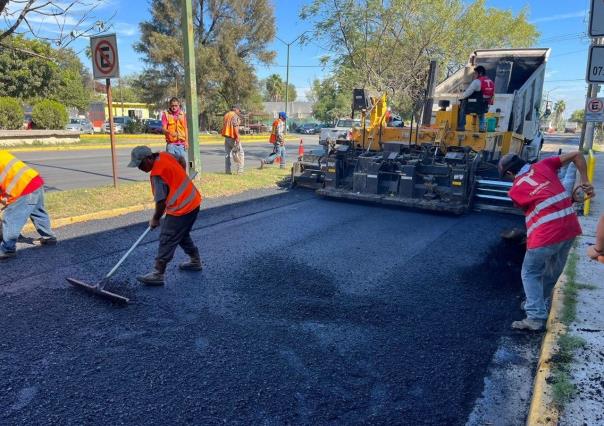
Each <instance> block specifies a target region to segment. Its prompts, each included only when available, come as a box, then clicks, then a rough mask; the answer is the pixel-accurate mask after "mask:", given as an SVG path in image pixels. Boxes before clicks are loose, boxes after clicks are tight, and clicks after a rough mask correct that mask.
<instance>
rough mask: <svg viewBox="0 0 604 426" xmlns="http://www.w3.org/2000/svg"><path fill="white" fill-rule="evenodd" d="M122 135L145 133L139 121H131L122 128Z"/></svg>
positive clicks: (143, 126)
mask: <svg viewBox="0 0 604 426" xmlns="http://www.w3.org/2000/svg"><path fill="white" fill-rule="evenodd" d="M124 133H130V134H139V133H145V125H144V124H143V122H142V121H141V120H132V121H130V122H128V124H126V125H125V126H124Z"/></svg>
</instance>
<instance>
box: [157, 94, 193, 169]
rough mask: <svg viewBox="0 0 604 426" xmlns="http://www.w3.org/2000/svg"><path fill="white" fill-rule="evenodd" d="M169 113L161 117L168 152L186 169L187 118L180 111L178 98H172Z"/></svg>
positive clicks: (164, 113)
mask: <svg viewBox="0 0 604 426" xmlns="http://www.w3.org/2000/svg"><path fill="white" fill-rule="evenodd" d="M168 105H169V108H168V111H164V112H163V114H162V116H161V125H162V129H163V132H164V135H165V136H166V151H167V152H169V153H170V154H172V155H174V157H176V158H177V159H178V161H179V162H180V164H181V166H182V167H184V168H186V159H187V149H188V147H189V144H188V142H187V116H186V115H185V113H184V111H183V110H181V109H180V101H179V100H178V98H172V99H170V102H169V104H168Z"/></svg>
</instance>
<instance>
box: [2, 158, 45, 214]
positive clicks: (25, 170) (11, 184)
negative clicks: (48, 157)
mask: <svg viewBox="0 0 604 426" xmlns="http://www.w3.org/2000/svg"><path fill="white" fill-rule="evenodd" d="M38 176H39V174H38V172H37V171H35V170H34V169H32V168H31V167H29V166H28V165H27V164H25V163H24V162H22V161H21V160H19V159H17V158H16V157H15V156H13V155H12V154H10V153H9V152H8V151H0V195H1V196H2V197H4V198H6V199H7V201H6V203H7V204H10V203H12V202H13V201H15V200H16V199H17V198H19V197H20V196H21V194H23V191H24V190H25V188H27V185H29V183H30V182H31V181H32V180H33V179H35V178H36V177H38Z"/></svg>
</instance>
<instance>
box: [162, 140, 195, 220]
mask: <svg viewBox="0 0 604 426" xmlns="http://www.w3.org/2000/svg"><path fill="white" fill-rule="evenodd" d="M151 176H159V177H161V179H162V180H163V181H164V182H165V183H166V185H168V188H169V189H168V197H167V198H166V214H169V215H171V216H182V215H185V214H187V213H190V212H192V211H193V210H195V209H196V208H197V207H199V206H200V205H201V194H200V193H199V191H198V190H197V188H195V185H193V182H192V181H191V179H189V177H188V176H187V173H186V172H185V169H183V168H182V166H181V165H180V163H179V162H178V160H176V159H175V158H174V157H173V156H172V155H171V154H168V153H167V152H160V153H159V157H158V158H157V159H156V160H155V163H153V168H152V169H151ZM151 188H152V189H153V192H155V188H153V179H151Z"/></svg>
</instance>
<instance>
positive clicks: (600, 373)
mask: <svg viewBox="0 0 604 426" xmlns="http://www.w3.org/2000/svg"><path fill="white" fill-rule="evenodd" d="M592 183H593V185H594V187H595V191H596V197H595V198H594V199H592V200H591V212H590V214H589V216H579V221H580V222H581V227H582V229H583V235H581V236H580V237H579V238H577V241H576V244H575V246H574V248H573V249H572V250H571V253H570V255H569V262H568V263H567V269H566V270H565V271H564V273H563V274H562V276H561V277H560V280H559V281H558V284H557V285H556V288H555V289H554V296H553V298H552V307H551V311H550V315H549V319H548V324H547V333H546V335H545V337H544V339H543V343H542V347H541V354H540V357H539V363H538V368H537V373H536V376H535V381H534V384H533V395H532V401H531V407H530V410H529V414H528V418H527V422H526V424H527V425H528V426H534V425H558V424H559V425H568V426H571V425H572V426H579V425H581V426H583V425H585V426H591V425H603V424H604V315H603V311H604V264H601V263H598V262H595V261H593V260H591V259H589V257H587V255H586V249H587V247H588V246H589V245H592V244H593V243H594V242H595V232H596V226H597V223H598V220H599V218H600V216H601V215H602V214H604V153H596V169H595V175H594V178H593V182H592ZM573 262H576V268H575V270H576V273H575V276H574V283H575V285H576V287H577V296H576V300H577V304H576V317H575V319H574V321H573V322H572V323H571V324H569V325H568V326H567V325H565V324H564V323H563V322H562V320H561V318H562V312H563V309H564V304H565V302H566V301H565V298H566V296H565V289H567V288H568V286H569V284H568V283H569V282H570V281H571V279H572V278H573V277H572V276H571V273H569V269H570V268H569V264H571V263H573ZM564 334H566V335H568V336H572V337H579V338H581V339H582V340H583V341H584V342H585V345H584V346H583V347H582V348H580V349H578V350H575V351H574V352H573V356H574V358H573V360H572V362H571V363H570V364H569V365H568V366H567V367H566V369H567V370H568V373H569V376H570V378H571V382H572V384H573V385H574V386H575V388H576V393H575V395H574V396H573V398H572V399H571V401H570V402H568V403H566V404H565V405H564V406H563V407H559V406H557V404H556V403H555V402H554V398H553V393H554V392H553V381H554V376H553V374H552V373H553V370H554V369H555V367H556V363H557V358H558V350H559V347H558V339H559V338H560V336H562V335H564Z"/></svg>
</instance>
